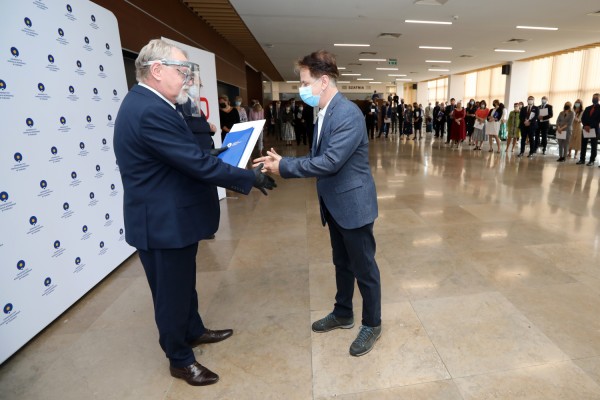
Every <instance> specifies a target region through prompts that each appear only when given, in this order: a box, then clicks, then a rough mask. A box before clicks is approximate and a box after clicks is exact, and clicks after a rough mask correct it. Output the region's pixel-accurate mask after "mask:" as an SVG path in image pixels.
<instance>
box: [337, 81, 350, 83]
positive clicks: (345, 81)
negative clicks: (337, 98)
mask: <svg viewBox="0 0 600 400" xmlns="http://www.w3.org/2000/svg"><path fill="white" fill-rule="evenodd" d="M337 83H350V81H337Z"/></svg>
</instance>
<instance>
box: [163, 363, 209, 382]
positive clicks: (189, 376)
mask: <svg viewBox="0 0 600 400" xmlns="http://www.w3.org/2000/svg"><path fill="white" fill-rule="evenodd" d="M169 370H170V371H171V376H173V377H175V378H179V379H183V380H184V381H186V382H187V383H189V384H190V385H192V386H206V385H212V384H214V383H217V382H218V381H219V375H217V374H215V373H214V372H212V371H211V370H209V369H208V368H206V367H204V366H202V365H200V364H198V362H197V361H194V363H193V364H190V365H188V366H187V367H183V368H175V367H169Z"/></svg>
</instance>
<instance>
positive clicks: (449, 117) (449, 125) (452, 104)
mask: <svg viewBox="0 0 600 400" xmlns="http://www.w3.org/2000/svg"><path fill="white" fill-rule="evenodd" d="M455 108H456V100H455V99H454V98H452V99H450V104H448V105H447V106H446V108H445V109H444V115H445V117H446V144H449V143H450V128H452V111H454V109H455Z"/></svg>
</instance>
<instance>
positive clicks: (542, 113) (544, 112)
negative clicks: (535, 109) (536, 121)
mask: <svg viewBox="0 0 600 400" xmlns="http://www.w3.org/2000/svg"><path fill="white" fill-rule="evenodd" d="M547 116H548V109H547V108H540V117H547Z"/></svg>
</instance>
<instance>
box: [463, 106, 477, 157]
mask: <svg viewBox="0 0 600 400" xmlns="http://www.w3.org/2000/svg"><path fill="white" fill-rule="evenodd" d="M465 110H466V112H467V116H466V117H465V122H466V124H467V137H468V138H469V146H471V137H472V136H473V130H474V129H475V111H477V105H476V104H475V100H474V99H471V100H469V104H468V105H467V107H466V108H465Z"/></svg>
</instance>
